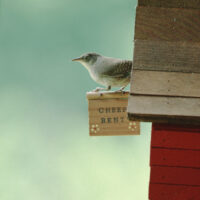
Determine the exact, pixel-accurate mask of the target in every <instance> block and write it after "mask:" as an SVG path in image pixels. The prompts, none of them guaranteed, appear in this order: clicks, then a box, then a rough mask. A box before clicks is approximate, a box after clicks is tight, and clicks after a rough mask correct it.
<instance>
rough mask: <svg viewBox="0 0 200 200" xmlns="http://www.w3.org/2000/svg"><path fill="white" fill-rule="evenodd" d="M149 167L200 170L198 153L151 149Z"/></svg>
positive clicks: (199, 153)
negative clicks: (158, 166)
mask: <svg viewBox="0 0 200 200" xmlns="http://www.w3.org/2000/svg"><path fill="white" fill-rule="evenodd" d="M199 135H200V134H199ZM191 137H192V136H191ZM185 142H186V141H185ZM192 148H193V147H192ZM199 148H200V145H199ZM150 165H151V166H156V165H160V166H171V167H191V168H200V151H194V150H177V149H163V148H151V156H150Z"/></svg>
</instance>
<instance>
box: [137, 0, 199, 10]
mask: <svg viewBox="0 0 200 200" xmlns="http://www.w3.org/2000/svg"><path fill="white" fill-rule="evenodd" d="M138 5H139V6H152V7H166V8H193V9H200V1H199V0H138Z"/></svg>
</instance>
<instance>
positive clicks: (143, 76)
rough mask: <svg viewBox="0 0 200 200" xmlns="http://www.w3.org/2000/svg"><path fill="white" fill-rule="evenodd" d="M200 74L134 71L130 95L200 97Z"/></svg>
mask: <svg viewBox="0 0 200 200" xmlns="http://www.w3.org/2000/svg"><path fill="white" fill-rule="evenodd" d="M199 87H200V74H194V73H180V72H159V71H142V70H134V72H133V73H132V79H131V93H134V94H145V95H147V94H148V95H161V96H180V97H200V88H199Z"/></svg>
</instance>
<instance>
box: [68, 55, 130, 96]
mask: <svg viewBox="0 0 200 200" xmlns="http://www.w3.org/2000/svg"><path fill="white" fill-rule="evenodd" d="M72 61H78V62H80V63H81V64H82V65H83V66H84V67H85V68H86V69H87V70H88V71H89V74H90V76H91V77H92V79H93V80H94V81H96V82H97V83H99V84H101V85H103V86H106V88H99V87H97V88H96V89H95V90H93V91H95V92H98V91H103V90H104V91H107V90H110V89H111V88H112V87H120V89H119V90H117V91H118V92H122V91H123V90H124V88H125V87H126V86H127V85H128V84H129V82H130V76H131V68H132V61H130V60H121V59H118V58H110V57H105V56H102V55H99V54H97V53H86V54H84V55H82V56H80V57H79V58H75V59H73V60H72Z"/></svg>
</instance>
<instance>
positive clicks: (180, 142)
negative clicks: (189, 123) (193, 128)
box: [151, 129, 200, 150]
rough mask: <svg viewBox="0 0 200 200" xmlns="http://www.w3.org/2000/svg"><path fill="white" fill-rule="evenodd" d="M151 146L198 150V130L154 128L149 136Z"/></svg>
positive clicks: (199, 143) (199, 142)
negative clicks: (150, 136)
mask: <svg viewBox="0 0 200 200" xmlns="http://www.w3.org/2000/svg"><path fill="white" fill-rule="evenodd" d="M151 146H152V147H162V148H175V149H191V150H200V132H199V133H198V132H194V133H192V132H190V131H187V130H185V131H184V130H181V129H180V130H179V131H178V130H171V131H169V130H154V131H152V138H151Z"/></svg>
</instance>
